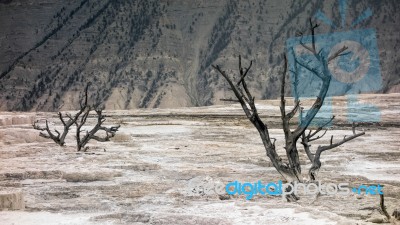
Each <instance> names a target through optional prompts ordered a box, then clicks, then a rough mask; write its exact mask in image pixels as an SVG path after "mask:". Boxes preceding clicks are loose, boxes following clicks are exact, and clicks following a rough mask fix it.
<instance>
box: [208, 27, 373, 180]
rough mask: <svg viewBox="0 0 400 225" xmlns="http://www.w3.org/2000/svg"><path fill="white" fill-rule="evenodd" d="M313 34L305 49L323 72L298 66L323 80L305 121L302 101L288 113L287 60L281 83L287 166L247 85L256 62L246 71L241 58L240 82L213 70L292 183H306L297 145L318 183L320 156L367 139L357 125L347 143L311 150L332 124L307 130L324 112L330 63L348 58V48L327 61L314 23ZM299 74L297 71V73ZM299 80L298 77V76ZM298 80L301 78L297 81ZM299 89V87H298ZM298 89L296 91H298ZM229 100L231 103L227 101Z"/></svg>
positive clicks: (217, 68)
mask: <svg viewBox="0 0 400 225" xmlns="http://www.w3.org/2000/svg"><path fill="white" fill-rule="evenodd" d="M310 27H311V28H310V30H311V35H312V44H311V46H307V45H305V44H303V43H302V46H303V47H304V48H305V49H306V50H307V51H310V52H311V53H312V55H313V56H314V58H315V60H316V61H317V62H318V64H319V68H318V69H317V68H315V67H312V66H310V65H309V64H308V63H304V62H301V61H300V60H298V59H295V61H296V63H297V64H298V65H300V66H302V67H304V68H305V69H307V70H309V71H311V72H312V73H313V74H314V75H315V76H316V77H317V78H319V79H320V80H321V81H322V85H321V89H320V90H319V93H318V95H317V97H316V99H315V101H314V103H313V105H312V106H311V108H310V109H309V110H308V112H307V113H306V115H305V116H304V117H303V115H302V114H303V110H302V109H300V100H299V99H298V98H295V102H294V107H293V108H292V109H291V110H290V111H288V112H286V100H285V95H284V93H285V77H286V73H287V67H288V65H287V58H286V56H285V57H284V67H283V73H282V83H281V93H280V113H281V119H282V129H283V132H284V135H285V146H284V149H285V151H286V157H287V162H284V161H283V160H282V159H281V157H280V156H279V155H278V153H277V151H276V146H275V141H276V139H275V138H271V137H270V134H269V131H268V125H267V124H266V123H264V122H263V121H262V120H261V118H260V116H259V114H258V111H257V108H256V106H255V98H254V97H253V96H252V94H251V92H250V90H249V88H248V86H247V83H246V80H245V78H246V76H247V75H248V74H249V70H250V69H251V66H252V61H250V64H249V66H248V67H247V68H245V67H242V61H241V57H240V56H239V68H238V69H239V77H238V81H237V82H234V81H233V80H232V79H231V77H230V76H228V74H226V72H225V71H223V70H222V69H221V68H220V67H219V66H218V65H213V68H214V69H216V70H217V71H218V72H219V73H220V74H221V75H222V76H223V77H224V78H225V79H226V81H227V82H228V84H229V86H230V88H231V90H232V91H233V93H234V94H235V96H236V98H237V100H236V99H234V101H238V102H239V103H240V105H241V106H242V109H243V111H244V113H245V114H246V116H247V118H248V119H249V120H250V122H251V123H252V124H253V125H254V126H255V127H256V129H257V131H258V133H259V135H260V137H261V140H262V142H263V145H264V147H265V150H266V154H267V156H268V157H269V159H270V160H271V162H272V164H273V166H274V167H275V168H276V170H277V171H278V172H279V173H280V174H281V175H282V176H283V177H284V178H285V179H286V180H287V181H289V182H293V181H301V180H302V179H301V178H300V175H301V167H300V161H299V151H298V149H297V145H296V144H297V143H298V142H300V143H301V144H302V146H303V147H304V151H305V153H306V154H307V156H308V158H309V160H310V161H311V163H312V166H311V168H310V170H309V173H308V174H309V177H310V179H311V180H315V179H316V173H317V171H318V170H319V168H320V167H321V161H320V156H321V154H322V152H324V151H326V150H329V149H332V148H335V147H338V146H339V145H342V144H344V143H346V142H348V141H350V140H353V139H354V138H357V137H359V136H361V135H364V134H365V133H364V132H361V133H356V131H355V126H354V124H353V134H352V135H350V136H345V137H344V138H343V139H341V140H340V141H337V142H334V140H333V136H331V139H330V143H329V144H328V145H324V146H318V148H317V150H316V152H315V153H312V152H311V149H310V146H311V145H310V142H312V141H315V140H317V139H320V138H322V137H323V136H324V135H325V134H326V129H325V128H324V127H325V126H326V125H327V124H328V123H326V124H323V125H322V126H320V127H318V128H317V129H315V130H314V131H311V130H310V131H308V132H306V130H307V129H308V128H309V127H310V124H311V121H312V120H313V119H314V118H315V116H316V115H317V113H318V111H319V110H320V108H321V106H322V104H323V102H324V100H325V97H326V95H327V92H328V88H329V85H330V81H331V75H330V73H329V69H328V63H329V62H330V61H332V60H333V59H335V58H337V57H339V56H341V55H343V54H345V53H344V51H345V50H346V49H347V47H345V46H344V47H343V48H342V49H340V50H339V51H338V52H336V53H335V54H333V55H332V56H331V57H329V58H328V57H325V56H323V55H322V53H321V52H322V51H320V52H317V49H316V46H315V37H314V30H315V28H317V27H318V25H317V24H313V23H312V22H311V19H310ZM294 72H295V71H294ZM295 75H296V76H297V74H295ZM296 79H298V77H296ZM295 86H296V83H295ZM295 88H296V87H295ZM225 100H229V99H225ZM297 113H299V114H300V115H299V118H300V122H299V124H298V126H297V127H295V128H294V129H291V128H290V120H291V119H292V118H293V117H294V116H295V115H296V114H297ZM333 119H334V118H331V120H330V121H329V122H331V121H332V120H333Z"/></svg>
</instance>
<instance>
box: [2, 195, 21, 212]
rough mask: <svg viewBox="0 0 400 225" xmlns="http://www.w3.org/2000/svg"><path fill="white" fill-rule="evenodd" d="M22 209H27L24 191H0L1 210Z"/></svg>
mask: <svg viewBox="0 0 400 225" xmlns="http://www.w3.org/2000/svg"><path fill="white" fill-rule="evenodd" d="M2 209H3V210H4V209H9V210H22V209H25V202H24V195H23V193H22V192H13V191H9V192H7V191H2V192H0V210H2Z"/></svg>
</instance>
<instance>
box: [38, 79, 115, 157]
mask: <svg viewBox="0 0 400 225" xmlns="http://www.w3.org/2000/svg"><path fill="white" fill-rule="evenodd" d="M88 89H89V85H87V86H86V88H85V91H84V97H83V100H81V101H80V109H79V111H78V112H77V113H76V114H75V115H73V116H72V115H71V114H69V113H66V114H65V115H63V114H62V113H61V112H58V118H59V119H60V121H61V123H62V125H63V132H62V133H60V132H59V131H58V130H56V129H54V131H51V129H50V128H49V123H48V121H47V120H46V127H41V126H39V125H38V124H37V122H35V123H34V124H33V128H34V129H36V130H40V131H43V132H40V134H39V135H40V136H41V137H44V138H47V139H52V140H53V141H54V142H55V143H57V144H58V145H60V146H64V145H65V138H66V136H67V134H68V132H69V130H70V128H71V126H72V125H75V128H76V137H75V138H76V146H77V151H82V150H83V151H86V150H87V149H88V147H85V146H86V144H87V143H89V141H90V140H91V139H93V140H96V141H99V142H106V141H109V140H110V138H112V137H114V136H115V133H116V132H117V131H118V129H119V127H120V126H119V125H118V126H111V127H105V126H103V123H104V121H105V120H106V119H105V116H104V115H103V109H101V108H99V104H95V105H94V106H90V105H89V104H88ZM92 110H94V111H95V112H96V116H97V120H96V122H97V123H96V125H95V126H94V127H93V128H92V129H90V131H86V130H83V129H84V128H83V127H84V125H85V124H86V122H87V119H88V117H89V115H90V112H91V111H92ZM66 119H68V120H66ZM44 131H45V132H46V133H45V132H44ZM85 131H86V133H85V134H84V136H83V137H82V135H81V133H83V132H85ZM99 131H105V137H100V136H98V135H97V133H98V132H99Z"/></svg>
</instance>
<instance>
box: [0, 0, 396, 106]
mask: <svg viewBox="0 0 400 225" xmlns="http://www.w3.org/2000/svg"><path fill="white" fill-rule="evenodd" d="M368 8H371V10H372V12H373V15H372V16H371V17H370V18H368V19H367V20H365V21H364V22H362V23H360V24H359V25H357V26H356V27H355V28H354V29H362V28H374V29H376V32H377V36H378V37H377V38H378V46H379V51H380V60H381V64H380V65H381V72H382V77H383V87H382V89H381V90H380V92H393V91H396V90H398V89H399V86H400V84H399V82H400V76H399V72H400V69H399V68H400V66H399V63H398V58H399V57H398V53H397V51H396V50H397V49H399V44H400V36H399V33H400V32H399V29H400V28H398V26H396V25H397V24H398V22H400V15H398V14H396V12H397V11H398V10H400V4H399V3H398V2H397V1H394V0H392V1H389V0H385V1H373V0H370V1H363V2H359V1H354V0H348V7H347V9H348V10H347V13H346V15H347V16H346V19H347V23H351V21H353V20H354V19H355V18H357V17H358V15H359V14H360V13H361V12H363V11H364V10H366V9H368ZM318 10H321V11H322V12H324V13H325V14H326V15H327V16H328V17H329V18H331V19H332V21H334V22H335V23H338V22H339V21H341V17H340V13H339V5H338V1H336V0H329V1H312V0H308V1H301V2H300V1H294V0H285V1H277V0H275V1H263V0H247V1H237V0H223V1H209V0H206V1H204V0H193V1H185V0H163V1H157V0H150V1H147V0H131V1H124V0H98V1H91V0H72V1H68V2H65V1H61V0H41V1H33V2H29V3H28V2H26V1H23V0H7V1H4V0H2V1H0V28H1V30H2V32H1V34H0V46H1V48H0V90H1V93H0V102H1V105H0V109H1V110H49V111H52V110H60V109H64V110H65V109H73V108H76V107H77V105H78V104H77V103H78V100H79V94H80V92H81V91H82V89H83V87H84V86H85V85H86V84H87V83H91V88H90V92H91V99H93V101H100V102H104V105H105V107H106V108H107V109H130V108H139V107H147V108H152V107H177V106H182V107H185V106H202V105H210V104H218V103H219V99H220V98H221V97H230V96H231V94H230V91H229V89H228V87H227V84H226V83H225V82H224V80H223V79H222V78H221V77H220V76H219V75H218V74H217V73H216V72H215V71H213V70H212V68H211V65H212V64H216V63H218V64H219V65H221V66H223V67H224V68H225V70H226V71H227V72H228V71H229V72H231V71H232V72H236V71H235V69H236V68H237V56H238V55H239V54H241V55H242V57H243V58H244V59H245V60H250V59H252V60H254V65H253V68H252V73H251V75H250V76H249V77H248V79H249V85H250V86H251V88H252V89H253V90H254V93H255V96H256V97H257V98H275V97H276V96H277V93H278V88H279V80H280V79H281V78H280V75H279V73H278V72H279V70H280V64H281V62H282V54H283V52H284V47H285V41H286V40H287V39H288V38H290V37H293V36H294V35H295V32H296V30H299V29H303V28H305V27H306V26H307V19H308V18H309V17H310V16H313V15H315V13H316V12H317V11H318ZM348 29H349V28H348V27H345V28H341V29H335V30H333V29H331V28H330V27H329V26H327V25H324V24H321V26H320V28H319V29H318V32H319V33H327V32H332V31H344V30H348ZM288 94H289V90H288Z"/></svg>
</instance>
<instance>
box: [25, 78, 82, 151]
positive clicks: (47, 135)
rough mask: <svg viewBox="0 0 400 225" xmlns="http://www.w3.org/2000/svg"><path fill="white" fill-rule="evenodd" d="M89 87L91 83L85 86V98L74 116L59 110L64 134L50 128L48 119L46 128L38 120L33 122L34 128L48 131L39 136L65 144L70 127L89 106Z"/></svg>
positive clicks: (61, 144)
mask: <svg viewBox="0 0 400 225" xmlns="http://www.w3.org/2000/svg"><path fill="white" fill-rule="evenodd" d="M88 88H89V85H88V86H86V88H85V97H84V100H83V101H81V102H80V106H81V107H80V109H79V111H78V112H77V113H76V114H75V115H74V116H71V115H70V114H68V113H66V114H65V115H63V114H62V113H61V112H58V118H59V119H60V121H61V123H62V125H63V126H64V128H63V132H62V134H61V133H60V132H59V131H58V130H56V129H54V133H56V135H55V134H54V133H53V132H52V131H51V130H50V128H49V122H48V121H47V120H46V127H44V128H43V127H41V126H39V125H38V124H37V121H36V122H34V123H33V128H34V129H36V130H40V131H46V133H44V132H40V133H39V136H41V137H44V138H47V139H52V140H53V141H54V142H55V143H57V144H58V145H60V146H64V145H65V138H66V137H67V134H68V132H69V129H70V128H71V126H72V125H74V124H75V122H76V121H77V120H78V118H79V117H80V116H81V115H82V113H84V112H85V111H86V110H87V108H88V94H87V93H88ZM66 119H68V120H67V121H66Z"/></svg>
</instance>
